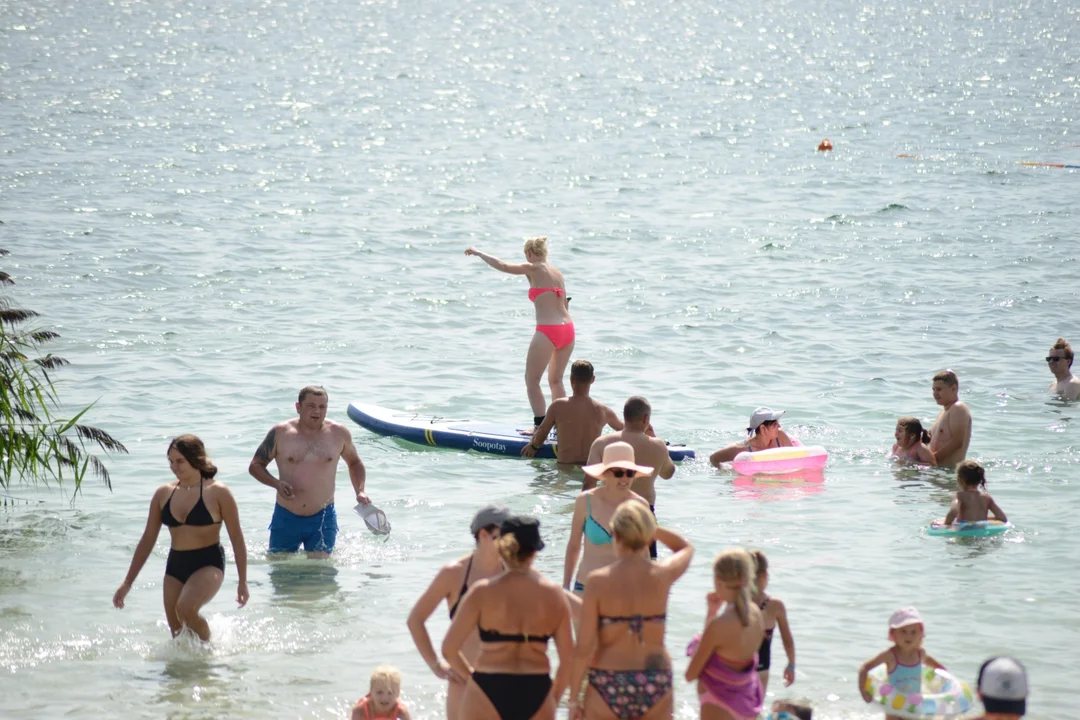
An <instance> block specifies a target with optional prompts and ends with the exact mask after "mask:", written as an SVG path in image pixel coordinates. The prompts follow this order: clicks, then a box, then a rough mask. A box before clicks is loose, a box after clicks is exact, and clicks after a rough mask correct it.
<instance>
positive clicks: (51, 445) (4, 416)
mask: <svg viewBox="0 0 1080 720" xmlns="http://www.w3.org/2000/svg"><path fill="white" fill-rule="evenodd" d="M7 254H8V252H7V251H6V250H4V249H0V257H3V256H5V255H7ZM10 284H13V281H12V280H11V277H10V276H9V275H8V274H7V273H5V272H2V271H0V285H10ZM35 317H39V314H38V313H37V312H34V311H33V310H26V309H23V308H19V307H15V306H13V305H12V303H11V299H10V298H8V297H0V487H3V488H7V487H8V485H9V484H10V483H11V481H13V480H17V481H21V482H36V481H39V480H40V481H42V482H46V483H48V482H49V481H50V480H54V481H56V482H57V483H62V482H63V481H64V480H66V479H69V478H70V479H71V480H73V481H74V489H75V492H76V493H77V492H78V491H79V489H80V487H81V486H82V481H83V478H85V477H86V473H87V472H88V471H89V472H92V473H93V474H94V476H95V477H97V478H98V479H100V480H101V481H102V482H103V483H105V485H106V487H109V488H111V487H112V480H111V478H110V477H109V471H108V469H107V468H106V467H105V465H104V463H103V462H102V461H101V459H100V458H98V457H97V456H96V455H94V454H93V452H92V451H93V450H94V449H95V448H96V449H98V450H101V451H104V452H106V453H110V452H120V453H126V452H127V448H125V447H124V445H123V444H122V443H121V442H120V441H119V440H117V439H116V438H114V437H113V436H112V435H110V434H109V433H107V432H106V431H104V430H102V429H100V428H96V427H93V426H91V425H87V424H85V423H83V422H81V421H82V419H83V418H84V417H85V416H86V414H87V412H89V410H90V408H91V407H93V405H91V406H89V407H86V408H83V409H82V410H80V411H79V412H78V413H76V415H75V416H74V417H72V418H68V419H61V418H58V417H56V415H55V411H56V408H57V405H58V404H59V397H58V396H57V393H56V387H55V386H54V385H53V381H52V378H51V377H50V376H49V371H50V370H56V369H58V368H61V367H63V366H65V365H68V364H69V363H68V361H67V360H65V359H64V358H62V357H57V356H56V355H52V354H46V355H39V354H38V350H37V349H38V348H39V347H40V346H42V345H45V344H47V343H49V342H52V341H53V340H55V339H56V338H58V337H60V336H59V335H58V334H57V333H55V332H53V331H51V330H41V329H25V328H24V327H23V325H24V324H25V323H26V322H27V321H28V320H31V319H32V318H35Z"/></svg>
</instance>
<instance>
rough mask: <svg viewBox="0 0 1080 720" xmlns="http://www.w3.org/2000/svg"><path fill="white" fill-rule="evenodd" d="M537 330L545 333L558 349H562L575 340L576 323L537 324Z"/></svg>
mask: <svg viewBox="0 0 1080 720" xmlns="http://www.w3.org/2000/svg"><path fill="white" fill-rule="evenodd" d="M536 332H540V333H544V335H546V336H547V339H548V340H550V341H551V344H552V345H554V346H555V349H556V350H562V349H563V348H564V347H566V346H567V345H569V344H570V343H572V342H574V323H572V322H569V323H566V324H565V325H537V326H536Z"/></svg>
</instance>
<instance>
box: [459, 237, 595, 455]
mask: <svg viewBox="0 0 1080 720" xmlns="http://www.w3.org/2000/svg"><path fill="white" fill-rule="evenodd" d="M524 249H525V262H523V263H520V264H518V265H513V264H511V263H508V262H503V261H502V260H500V259H499V258H497V257H494V256H492V255H488V254H487V253H484V252H480V251H479V250H477V249H476V248H469V249H468V250H466V251H465V254H466V255H475V256H477V257H478V258H480V259H481V260H483V261H484V262H486V263H487V264H488V265H490V266H491V267H493V268H495V269H496V270H498V271H500V272H504V273H508V274H510V275H524V276H525V277H527V278H528V279H529V300H532V302H533V305H534V307H535V309H536V332H535V333H533V338H532V342H531V343H529V354H528V355H527V356H526V358H525V389H526V390H527V391H528V393H529V404H530V405H531V406H532V412H533V426H534V427H533V430H535V429H536V428H537V427H539V426H540V423H542V422H543V421H544V415H545V413H546V412H547V402H546V401H545V400H544V391H543V390H541V389H540V378H541V377H543V375H544V368H547V373H548V385H549V386H550V387H551V399H552V400H558V399H559V398H564V397H566V388H565V386H564V385H563V374H565V372H566V366H567V365H568V364H569V363H570V355H571V354H572V353H573V352H574V321H573V320H572V319H571V317H570V309H569V301H570V299H569V298H568V297H566V281H565V280H563V274H562V273H561V272H559V271H558V269H556V268H555V267H554V266H552V265H549V264H548V261H547V254H548V251H547V238H544V237H535V238H529V239H528V240H526V241H525V248H524ZM529 434H530V435H531V434H532V433H531V432H530V433H529Z"/></svg>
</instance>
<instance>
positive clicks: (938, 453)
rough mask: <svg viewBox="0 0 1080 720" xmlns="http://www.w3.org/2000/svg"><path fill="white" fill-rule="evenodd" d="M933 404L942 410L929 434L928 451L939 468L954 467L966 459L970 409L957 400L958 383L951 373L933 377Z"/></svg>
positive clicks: (969, 432)
mask: <svg viewBox="0 0 1080 720" xmlns="http://www.w3.org/2000/svg"><path fill="white" fill-rule="evenodd" d="M932 389H933V393H934V402H936V403H937V404H938V405H940V406H941V408H942V410H941V412H940V413H939V414H938V416H937V420H935V421H934V428H933V429H932V430H931V431H930V451H931V452H932V453H934V458H935V459H936V460H937V464H938V465H946V466H953V465H956V464H957V463H959V462H961V461H962V460H963V459H964V458H965V457H966V456H967V449H968V445H969V444H970V443H971V410H969V409H968V406H967V405H965V404H964V403H962V402H960V401H959V400H958V397H959V395H960V380H959V378H957V377H956V373H954V372H953V371H952V370H942V371H941V372H939V373H938V374H937V375H935V376H934V381H933V385H932Z"/></svg>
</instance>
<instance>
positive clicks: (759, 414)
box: [746, 407, 787, 432]
mask: <svg viewBox="0 0 1080 720" xmlns="http://www.w3.org/2000/svg"><path fill="white" fill-rule="evenodd" d="M786 412H787V410H773V409H772V408H767V407H759V408H758V409H757V410H755V411H754V414H753V415H751V416H750V426H749V427H747V428H746V429H747V431H749V432H754V431H755V430H757V429H758V426H759V425H761V423H764V422H774V421H776V420H779V419H780V418H782V417H783V416H784V413H786Z"/></svg>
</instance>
